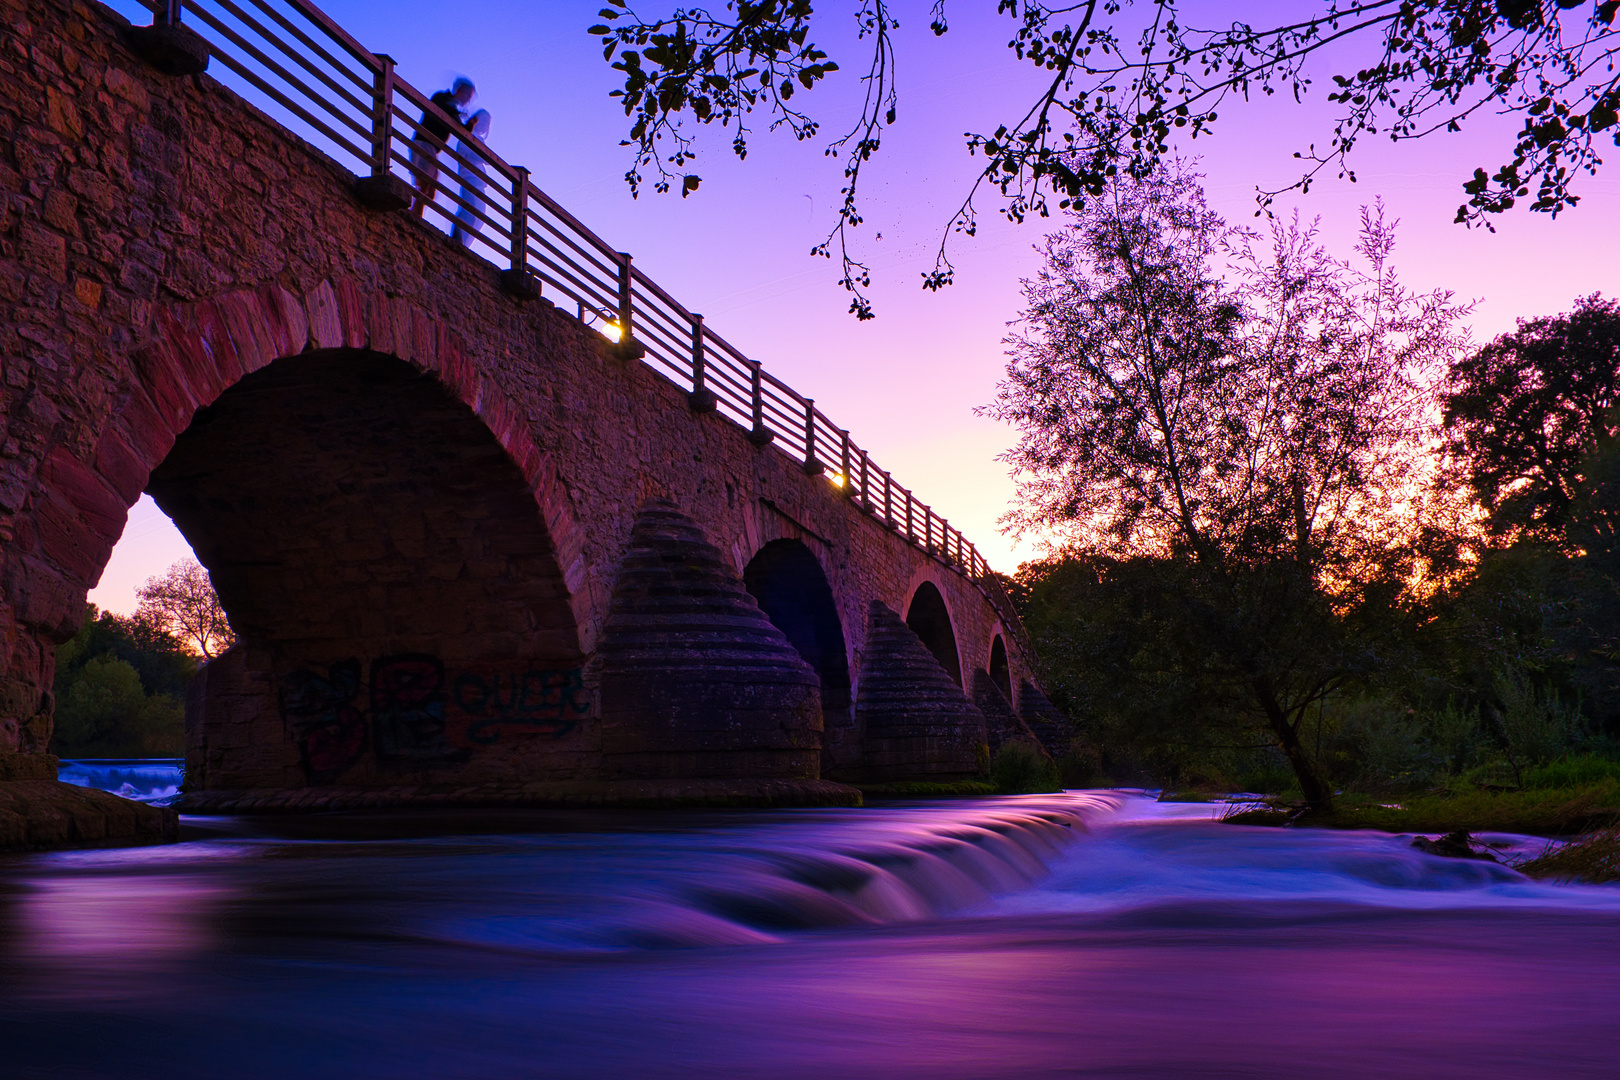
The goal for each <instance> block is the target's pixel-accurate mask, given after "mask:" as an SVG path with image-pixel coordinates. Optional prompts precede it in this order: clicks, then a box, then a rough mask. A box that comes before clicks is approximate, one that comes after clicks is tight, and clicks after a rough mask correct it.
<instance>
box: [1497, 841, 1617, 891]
mask: <svg viewBox="0 0 1620 1080" xmlns="http://www.w3.org/2000/svg"><path fill="white" fill-rule="evenodd" d="M1514 869H1516V870H1518V871H1519V872H1520V873H1523V874H1528V875H1529V876H1531V877H1533V878H1541V879H1543V880H1546V881H1559V882H1571V881H1581V882H1586V883H1589V884H1594V885H1596V884H1602V883H1603V882H1609V881H1620V828H1610V829H1603V830H1601V831H1600V832H1595V833H1593V834H1592V835H1590V836H1585V837H1582V838H1581V839H1579V840H1576V841H1573V842H1572V843H1568V844H1559V845H1552V844H1549V845H1548V846H1547V850H1546V851H1544V852H1542V853H1541V854H1540V855H1538V856H1536V857H1535V858H1534V859H1530V860H1528V861H1526V862H1522V863H1519V864H1517V865H1516V866H1515V867H1514Z"/></svg>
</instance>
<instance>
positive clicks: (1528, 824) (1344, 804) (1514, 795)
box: [1222, 767, 1620, 836]
mask: <svg viewBox="0 0 1620 1080" xmlns="http://www.w3.org/2000/svg"><path fill="white" fill-rule="evenodd" d="M1549 768H1551V767H1549ZM1222 820H1223V821H1225V822H1227V823H1229V824H1232V825H1291V824H1299V825H1316V826H1321V827H1324V828H1331V829H1381V830H1383V831H1385V832H1393V833H1420V832H1421V833H1449V832H1455V831H1457V830H1458V829H1462V830H1464V831H1466V832H1475V833H1477V832H1516V833H1528V834H1530V835H1532V836H1569V835H1572V834H1576V833H1584V832H1590V831H1592V830H1594V829H1604V828H1608V827H1611V826H1614V825H1616V824H1617V823H1620V779H1614V778H1611V777H1605V778H1602V779H1596V780H1592V781H1590V782H1586V783H1573V784H1567V785H1562V786H1556V787H1552V786H1548V787H1536V788H1527V789H1525V790H1522V791H1498V790H1487V789H1479V788H1475V787H1472V786H1470V785H1467V784H1463V783H1457V784H1454V785H1453V786H1451V787H1449V788H1446V789H1442V790H1438V791H1431V792H1426V793H1423V794H1419V795H1413V796H1407V797H1402V798H1400V799H1398V800H1396V799H1391V798H1390V797H1389V796H1377V795H1358V794H1353V793H1345V794H1342V795H1340V796H1339V797H1338V799H1337V800H1336V801H1335V806H1334V810H1333V813H1331V814H1312V813H1308V812H1306V811H1304V810H1303V808H1302V807H1300V806H1298V805H1296V804H1294V803H1293V802H1291V801H1290V800H1288V799H1285V798H1272V799H1268V800H1267V805H1265V806H1263V807H1255V808H1251V809H1248V810H1243V811H1240V812H1237V813H1232V814H1228V815H1227V816H1226V817H1224V818H1222Z"/></svg>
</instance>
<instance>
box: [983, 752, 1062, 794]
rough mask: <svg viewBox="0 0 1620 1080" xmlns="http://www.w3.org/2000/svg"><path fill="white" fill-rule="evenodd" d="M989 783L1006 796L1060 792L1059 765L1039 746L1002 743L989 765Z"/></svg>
mask: <svg viewBox="0 0 1620 1080" xmlns="http://www.w3.org/2000/svg"><path fill="white" fill-rule="evenodd" d="M990 782H991V783H993V784H995V785H996V790H997V791H999V792H1001V793H1002V794H1003V795H1029V794H1034V793H1036V792H1046V791H1057V790H1059V784H1058V768H1057V764H1056V762H1054V761H1053V760H1052V759H1051V758H1049V757H1047V756H1046V752H1045V751H1043V750H1042V749H1041V748H1040V747H1038V746H1036V745H1034V744H1033V743H1028V742H1022V741H1019V742H1007V743H1002V744H1001V749H999V750H997V751H996V756H995V757H994V758H993V759H992V760H991V762H990Z"/></svg>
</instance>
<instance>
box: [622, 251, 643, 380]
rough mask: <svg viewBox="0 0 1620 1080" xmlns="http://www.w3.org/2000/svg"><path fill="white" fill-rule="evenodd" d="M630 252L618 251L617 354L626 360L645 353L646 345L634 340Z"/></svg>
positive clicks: (637, 358)
mask: <svg viewBox="0 0 1620 1080" xmlns="http://www.w3.org/2000/svg"><path fill="white" fill-rule="evenodd" d="M630 282H631V272H630V253H629V252H628V251H621V252H619V355H620V356H622V357H624V359H626V360H640V359H641V358H642V357H643V356H646V355H647V347H646V346H645V345H643V344H641V342H639V341H637V340H636V327H635V321H634V315H635V304H634V303H633V296H634V294H633V293H632V292H631V291H630Z"/></svg>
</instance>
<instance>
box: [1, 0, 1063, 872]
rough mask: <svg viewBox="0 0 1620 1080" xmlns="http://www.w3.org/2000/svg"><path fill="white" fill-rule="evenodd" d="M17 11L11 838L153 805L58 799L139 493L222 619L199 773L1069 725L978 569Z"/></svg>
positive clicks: (555, 798)
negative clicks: (88, 614) (86, 618)
mask: <svg viewBox="0 0 1620 1080" xmlns="http://www.w3.org/2000/svg"><path fill="white" fill-rule="evenodd" d="M0 8H3V10H4V12H5V18H6V37H7V43H6V45H5V54H4V62H3V63H0V88H3V93H0V123H3V124H4V125H5V131H6V136H7V138H6V140H5V147H4V150H3V151H0V154H3V157H0V197H3V199H4V203H3V205H0V297H3V298H4V308H3V312H4V314H3V315H0V362H3V364H4V372H3V378H0V543H3V548H0V847H4V846H25V845H29V844H33V845H36V846H37V845H41V844H49V843H75V842H96V841H97V840H100V839H106V838H112V837H115V836H118V835H124V836H129V835H135V834H142V835H150V836H154V837H155V836H158V835H161V833H162V831H163V829H165V828H170V827H172V820H169V821H160V820H158V819H156V818H152V817H150V816H148V817H142V818H139V820H137V821H135V822H134V823H133V824H130V823H128V822H125V821H124V819H123V818H117V815H118V814H124V815H125V817H128V816H129V814H130V812H126V811H124V810H122V809H119V808H116V807H111V805H110V804H104V803H101V802H97V801H95V800H94V798H93V797H92V796H82V797H80V796H73V798H78V799H80V801H79V802H74V803H72V804H71V805H68V804H67V803H64V802H63V801H62V800H63V799H64V798H67V796H63V795H61V793H60V792H59V790H58V789H57V787H56V786H55V785H54V783H53V781H54V759H53V758H52V757H51V756H50V754H49V745H50V739H51V730H52V712H53V707H54V706H53V701H52V696H51V685H52V680H53V674H54V660H53V651H54V649H55V647H56V646H57V645H58V644H59V643H61V642H62V641H64V640H66V639H67V638H68V637H70V636H71V635H72V633H73V632H74V630H75V629H76V627H77V626H78V624H79V621H80V619H81V617H82V613H83V610H84V602H85V595H86V592H87V590H88V589H90V588H91V587H92V586H93V585H94V584H95V582H96V581H97V579H98V578H99V576H100V574H101V572H102V569H103V567H104V566H105V564H106V561H107V558H108V555H109V553H110V551H111V549H112V546H113V544H114V543H115V542H116V541H117V539H118V537H119V535H120V532H121V531H122V528H123V525H124V521H125V516H126V512H127V510H128V508H129V507H130V506H131V505H132V504H133V503H134V502H135V500H136V499H137V498H139V496H140V495H141V494H142V493H143V492H147V493H150V494H151V496H152V497H153V498H154V499H155V500H156V501H157V503H158V504H159V505H160V506H161V507H162V508H163V509H164V511H165V512H166V513H168V514H169V515H170V516H171V517H172V518H173V520H174V521H175V523H176V525H177V526H178V527H179V528H180V530H181V531H182V533H184V535H185V536H186V538H187V540H188V541H189V542H190V543H191V545H192V547H193V548H194V550H195V552H196V554H197V557H198V559H199V561H201V562H202V563H203V564H204V565H205V566H206V567H207V568H208V570H209V572H210V574H211V576H212V578H213V581H214V583H215V586H216V588H217V590H218V593H219V595H220V599H221V601H222V602H223V604H224V606H225V608H226V611H227V612H228V614H229V616H230V619H231V623H232V626H233V628H234V629H235V630H236V632H237V635H238V643H237V644H236V646H235V647H234V648H232V649H231V650H230V651H228V652H227V653H226V654H225V655H224V656H222V657H220V658H219V659H217V660H215V661H213V662H212V663H210V664H208V665H206V666H205V668H204V669H203V671H202V672H201V674H200V675H199V676H198V678H197V679H196V681H195V682H194V684H193V685H192V687H191V690H190V693H189V697H188V701H187V707H186V725H187V740H188V749H187V756H186V769H187V771H186V786H185V804H186V805H187V806H189V807H192V808H195V809H197V810H220V811H224V810H253V809H258V810H268V809H296V808H304V807H337V806H367V805H385V804H399V803H422V802H426V803H434V804H457V803H460V804H482V805H490V804H578V803H587V804H597V805H605V804H618V805H636V804H666V805H667V804H681V803H687V802H694V803H695V802H703V803H709V804H727V803H731V804H750V805H777V804H800V805H802V804H827V803H849V802H855V801H858V799H859V793H858V791H857V790H856V789H855V788H853V787H851V786H849V785H851V784H854V783H874V782H889V781H898V780H918V779H936V780H956V779H968V778H972V777H975V776H978V775H980V774H981V773H982V770H983V768H984V765H985V762H986V760H987V754H988V751H989V747H990V746H991V745H992V744H994V743H997V742H999V741H1001V740H1003V739H1007V738H1015V737H1026V738H1027V737H1030V731H1031V728H1030V726H1029V724H1030V723H1033V724H1035V725H1036V726H1039V725H1041V724H1043V723H1046V724H1049V725H1050V724H1051V723H1052V722H1053V718H1052V714H1051V712H1050V706H1049V705H1047V704H1046V702H1045V699H1044V698H1043V697H1042V696H1041V695H1040V692H1039V690H1038V689H1036V687H1035V683H1034V676H1033V671H1032V659H1033V658H1032V657H1031V656H1030V655H1029V654H1028V652H1027V647H1026V645H1025V643H1024V642H1025V639H1024V637H1023V634H1022V631H1021V629H1020V628H1019V627H1018V625H1017V623H1016V618H1015V616H1014V615H1013V613H1012V611H1011V609H1010V607H1008V606H1007V604H1006V602H1005V598H1004V596H1003V595H1002V594H1001V593H1000V590H999V587H998V586H996V585H995V584H994V582H993V580H989V579H982V578H981V579H979V580H975V579H973V578H971V577H969V576H968V575H967V574H966V573H965V572H964V571H963V569H962V567H961V566H960V565H957V564H954V563H952V562H950V561H948V560H946V559H945V558H944V557H942V556H941V555H939V554H937V553H932V552H930V551H929V550H927V549H926V548H925V547H924V546H921V545H919V544H917V543H914V542H912V541H910V540H908V539H906V538H905V536H904V534H903V532H902V531H900V530H897V529H896V528H894V527H893V525H892V524H891V523H889V522H886V521H885V520H883V519H882V518H881V517H877V516H874V515H873V514H871V513H869V512H867V511H865V510H863V509H862V508H861V507H859V506H857V505H856V503H855V502H854V501H853V500H851V499H850V498H848V497H846V493H845V491H844V489H843V488H842V487H840V486H839V485H838V484H836V483H834V482H832V481H831V480H830V479H829V478H828V477H826V476H821V475H817V476H812V475H807V474H806V472H805V470H804V469H803V468H802V467H801V464H800V463H799V462H797V461H795V460H793V459H792V458H790V457H789V456H788V455H786V454H784V453H782V452H780V451H779V450H778V449H776V448H775V447H773V446H771V445H768V444H767V445H760V444H759V442H757V441H755V440H751V439H750V438H749V437H748V435H749V433H748V432H747V431H745V430H744V429H743V428H741V427H739V426H737V425H736V424H735V423H733V422H732V421H730V420H728V419H726V418H724V417H723V416H721V415H720V414H718V413H714V412H698V411H694V409H693V408H692V407H691V404H690V402H689V398H688V395H687V394H686V393H685V392H683V391H682V390H681V389H680V388H678V387H676V386H675V385H674V384H672V383H670V382H668V381H667V380H666V379H664V378H663V377H662V376H660V375H659V374H657V373H656V372H655V371H654V370H652V369H651V368H649V367H648V366H647V365H646V364H644V363H641V362H638V361H637V360H635V359H627V358H626V357H625V354H624V352H623V351H622V350H620V349H617V348H615V347H614V345H613V343H611V342H609V341H608V340H607V339H605V338H604V337H602V336H601V335H600V334H599V333H598V332H596V331H595V330H593V329H590V328H589V327H587V326H586V325H584V324H583V323H582V322H580V321H579V320H578V319H577V318H575V317H574V316H573V315H572V314H571V313H569V312H567V311H564V310H560V309H558V308H556V307H553V306H552V305H551V304H550V303H548V302H547V301H545V300H544V299H542V300H540V301H538V302H532V301H531V302H527V303H525V302H522V301H520V300H518V299H514V298H512V297H511V296H509V295H507V294H506V293H503V292H502V291H501V289H500V288H499V287H498V282H497V272H496V270H495V268H493V267H491V266H489V265H488V264H486V263H484V262H482V261H480V260H479V259H477V258H476V257H474V256H473V255H471V254H469V253H468V252H467V251H465V250H464V249H463V248H462V247H461V246H460V245H458V244H455V243H453V242H451V241H450V240H449V239H448V238H446V237H445V236H443V235H442V234H440V233H438V232H435V231H433V230H432V229H429V228H427V227H426V226H424V225H423V224H422V223H421V222H419V221H417V220H415V219H414V218H411V217H410V216H409V215H400V214H381V213H374V212H371V211H368V210H367V209H365V208H363V207H362V206H361V205H360V204H359V203H358V202H357V201H356V200H355V198H354V197H353V195H352V194H351V192H352V190H353V188H354V181H355V178H354V177H353V176H352V175H350V174H348V173H347V172H345V171H344V170H343V169H341V168H340V167H338V166H337V165H336V164H334V163H333V162H332V161H330V160H329V159H327V158H325V157H324V156H323V155H322V154H320V153H319V152H317V151H316V150H314V149H313V148H311V147H309V146H308V145H306V144H304V143H302V142H301V141H299V140H298V139H297V138H296V137H294V136H293V135H291V134H289V133H288V132H286V131H284V130H283V129H281V128H280V127H279V126H277V125H276V124H275V123H273V122H272V121H271V120H269V119H268V118H267V117H265V116H264V115H263V114H261V113H260V112H258V111H257V110H256V109H254V108H253V107H251V106H249V105H248V104H246V103H244V102H243V101H241V100H240V99H239V98H237V97H236V96H235V95H233V94H232V93H231V92H230V91H228V90H226V89H225V88H224V87H222V86H221V85H219V84H218V83H216V82H214V81H213V80H212V79H211V78H209V77H207V76H199V77H190V78H171V77H168V76H165V75H163V74H160V73H158V72H157V71H155V70H154V69H152V68H150V67H148V66H146V65H145V64H144V63H143V62H142V61H141V60H140V59H139V58H137V57H136V56H135V55H134V54H133V53H132V52H131V51H130V50H129V47H128V46H127V44H126V41H127V28H126V27H125V26H124V24H123V21H122V20H121V19H120V18H119V17H118V16H116V15H115V14H113V13H111V12H109V11H108V10H107V9H105V8H102V7H101V6H99V5H97V4H94V3H87V2H83V0H0ZM1052 730H1055V731H1057V735H1052V734H1051V733H1050V732H1047V734H1048V739H1047V741H1048V742H1049V743H1053V744H1054V746H1053V748H1054V749H1057V748H1058V747H1057V746H1056V745H1055V744H1056V743H1057V742H1059V741H1061V735H1062V729H1061V728H1054V729H1052ZM8 800H10V801H9V802H8ZM64 807H66V809H64ZM53 815H54V816H53ZM98 818H99V822H100V823H99V824H98ZM115 818H117V820H114V819H115ZM98 830H99V833H98Z"/></svg>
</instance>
